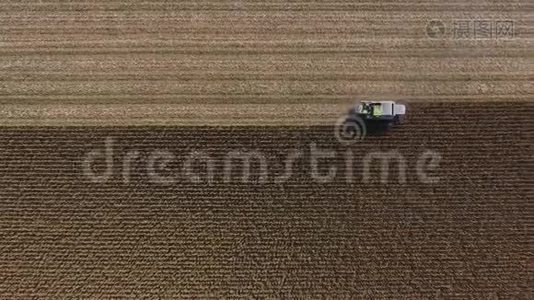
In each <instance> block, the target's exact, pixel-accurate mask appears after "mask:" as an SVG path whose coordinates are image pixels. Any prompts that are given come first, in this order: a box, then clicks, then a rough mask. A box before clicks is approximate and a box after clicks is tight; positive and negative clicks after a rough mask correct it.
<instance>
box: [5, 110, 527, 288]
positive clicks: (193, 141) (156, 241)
mask: <svg viewBox="0 0 534 300" xmlns="http://www.w3.org/2000/svg"><path fill="white" fill-rule="evenodd" d="M454 107H455V109H456V112H455V114H450V113H448V112H449V111H450V109H451V106H450V105H449V104H428V103H425V104H414V105H412V107H410V109H411V111H412V113H411V114H410V115H409V118H408V120H407V124H406V125H405V126H402V127H399V128H395V129H394V130H392V131H391V132H389V133H387V134H385V135H381V136H368V137H367V138H365V139H364V140H362V141H360V142H358V143H356V144H354V145H351V146H344V145H342V144H340V143H339V142H338V141H337V140H336V138H335V137H334V133H333V132H334V131H333V128H332V127H320V126H319V127H308V128H304V127H247V126H240V127H189V128H185V127H137V128H132V127H101V128H88V127H39V128H28V127H9V128H7V129H5V130H3V131H2V133H1V134H0V140H1V141H2V143H1V146H0V151H1V152H2V155H3V159H2V168H1V169H0V172H1V173H2V177H0V185H1V186H2V187H3V189H2V190H1V192H0V199H1V202H0V205H1V206H2V212H1V216H2V217H1V219H0V230H1V233H2V242H1V243H2V249H3V251H2V253H1V254H0V261H1V262H2V270H3V272H1V274H0V290H1V291H2V294H4V295H8V296H29V295H34V296H50V295H72V296H74V295H82V296H87V297H110V296H137V295H152V296H156V297H208V296H210V297H250V296H252V297H304V298H308V297H314V298H315V297H321V296H332V297H336V298H337V297H340V298H341V297H349V296H362V297H373V298H374V297H410V298H414V297H415V298H427V297H453V296H455V297H460V298H463V297H468V296H475V297H479V298H487V297H494V296H497V297H504V298H509V297H519V298H521V297H526V296H527V294H528V283H527V278H528V275H527V274H528V261H529V257H530V248H529V246H528V240H529V235H530V233H529V229H528V228H527V227H526V224H527V223H528V219H529V218H530V214H531V211H530V210H529V207H530V204H529V202H530V200H529V199H530V198H531V197H532V191H531V189H530V185H531V175H532V172H531V171H532V156H531V143H532V135H531V132H530V131H531V130H529V128H532V125H533V122H532V118H531V116H532V114H533V112H534V106H532V105H524V104H502V103H497V104H493V105H492V106H488V105H486V104H468V103H460V104H459V103H457V104H455V106H454ZM489 116H490V117H489ZM428 124H432V126H431V127H430V128H429V127H428ZM109 139H111V140H112V141H113V144H112V163H113V166H112V168H111V170H112V171H111V173H109V174H108V175H109V176H108V178H106V179H105V180H103V181H101V182H92V181H91V178H90V177H87V176H86V174H85V173H84V172H82V161H83V160H84V158H85V157H87V155H88V153H90V152H91V151H93V150H94V149H97V150H98V149H101V150H102V151H104V147H105V142H106V140H109ZM311 145H316V147H317V148H320V149H322V150H329V151H332V152H333V153H334V156H333V157H330V158H328V159H323V160H321V162H320V163H319V167H318V172H319V173H320V174H321V175H323V176H324V174H327V173H328V169H329V168H332V167H334V168H336V174H335V176H334V177H332V179H331V180H328V181H318V180H317V179H316V178H315V177H312V175H311V174H312V170H311V164H310V155H311V154H310V147H311ZM295 149H296V150H301V151H302V153H303V156H302V158H300V159H299V160H296V161H295V162H294V163H293V164H292V165H293V172H292V173H290V174H291V176H288V177H287V178H286V180H284V181H277V178H278V177H279V176H280V175H282V174H284V170H285V169H284V166H285V162H286V161H287V157H288V153H290V152H291V151H293V150H295ZM234 150H241V151H255V152H256V153H259V154H261V155H262V156H263V157H265V159H266V165H267V176H266V178H265V179H264V180H263V181H262V178H261V177H260V175H261V172H259V170H261V168H260V165H259V160H251V170H252V171H251V175H250V176H251V177H250V178H249V179H247V180H246V181H244V182H243V179H242V178H241V174H242V173H241V172H242V171H243V172H244V168H245V167H244V166H243V164H242V163H240V161H236V162H235V165H234V166H235V168H234V171H236V172H232V173H230V175H231V177H230V180H225V179H224V174H223V173H224V172H223V171H224V164H223V161H224V158H225V157H226V155H227V154H228V153H229V152H231V151H234ZM347 150H350V151H351V152H352V153H353V156H352V157H353V160H352V164H351V165H353V166H354V169H353V173H352V174H353V176H352V177H350V178H349V177H347V175H346V174H347V173H346V170H347V165H348V164H347V161H346V159H345V158H346V156H345V155H346V154H345V153H346V151H347ZM391 150H394V151H396V152H398V156H399V157H400V158H402V159H404V160H405V162H406V168H405V179H404V180H403V179H402V176H399V175H400V173H401V168H399V167H398V166H399V165H400V160H397V158H395V159H393V160H392V161H391V164H390V165H389V167H390V172H389V173H388V174H389V177H387V178H386V180H387V181H386V182H382V181H381V180H380V176H381V169H380V162H379V161H375V162H373V163H372V164H371V167H370V177H369V179H368V180H367V181H365V182H364V180H363V179H364V178H363V177H362V174H364V173H363V170H362V162H363V161H364V159H365V158H364V156H366V155H367V154H368V153H371V152H372V151H382V152H387V151H391ZM133 151H136V152H137V157H136V158H135V159H133V160H131V161H130V163H129V167H128V170H129V171H128V173H127V174H128V177H127V178H128V179H125V177H124V174H125V172H124V168H125V165H126V164H125V163H124V162H125V161H126V155H127V153H128V152H133ZM155 151H166V152H168V153H171V154H172V155H173V159H172V160H171V161H169V162H168V163H165V164H163V165H161V164H159V163H158V164H156V168H157V173H158V175H159V176H165V177H172V178H173V180H172V181H154V180H153V178H151V177H150V176H149V175H150V174H149V173H148V172H149V171H148V169H147V164H148V161H149V160H150V158H149V157H151V155H152V154H153V153H154V152H155ZM195 151H201V152H203V153H205V154H206V155H208V156H209V157H211V159H212V160H213V166H214V169H213V171H212V174H213V179H212V180H211V182H209V183H208V174H209V173H208V171H207V170H206V169H205V168H206V166H205V164H204V163H203V161H202V160H200V161H199V163H198V164H195V165H194V167H193V169H194V172H195V173H197V174H198V175H199V177H200V181H199V182H193V180H191V178H192V177H191V176H186V173H184V171H183V169H182V165H183V164H184V160H185V159H186V157H187V156H188V155H189V154H190V153H193V152H195ZM426 151H433V152H434V153H437V154H438V155H439V157H440V161H439V163H438V164H437V165H436V167H435V168H432V169H431V172H430V173H429V174H428V175H429V176H431V177H432V178H433V180H432V181H424V180H422V179H421V178H420V177H419V175H418V173H417V170H418V169H417V166H416V165H417V162H418V160H419V159H420V156H421V155H422V154H423V153H425V152H426ZM92 167H93V170H94V172H96V173H98V174H103V173H105V166H104V158H103V157H97V158H96V159H95V162H94V165H93V166H92Z"/></svg>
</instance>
